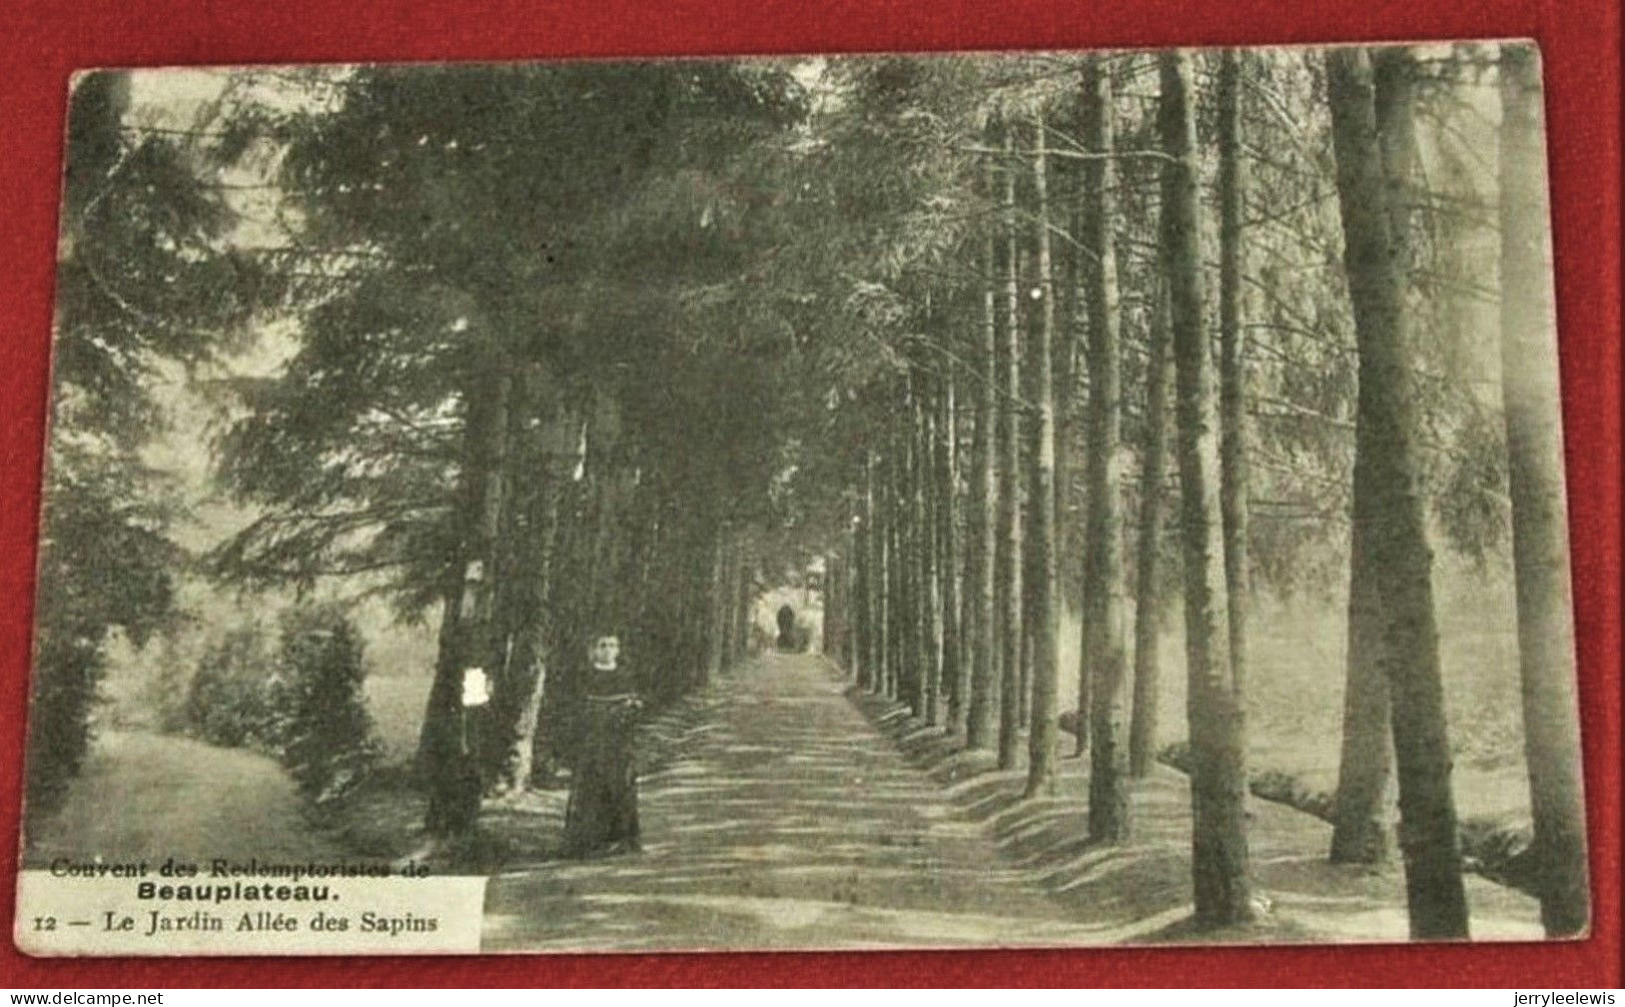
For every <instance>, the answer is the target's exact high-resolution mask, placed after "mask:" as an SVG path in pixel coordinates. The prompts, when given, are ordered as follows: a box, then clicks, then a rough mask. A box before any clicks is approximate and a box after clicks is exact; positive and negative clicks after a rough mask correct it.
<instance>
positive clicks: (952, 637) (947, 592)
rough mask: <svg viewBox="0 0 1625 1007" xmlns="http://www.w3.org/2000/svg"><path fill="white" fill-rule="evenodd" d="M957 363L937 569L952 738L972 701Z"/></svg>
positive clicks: (944, 424)
mask: <svg viewBox="0 0 1625 1007" xmlns="http://www.w3.org/2000/svg"><path fill="white" fill-rule="evenodd" d="M957 391H958V389H957V388H956V382H955V379H954V368H953V365H952V363H950V364H949V365H948V369H947V371H946V372H945V373H944V374H943V376H942V385H941V389H940V394H939V395H938V397H937V439H936V445H935V447H936V453H937V465H936V469H937V485H936V498H937V543H938V553H939V557H940V561H939V563H938V567H937V579H938V581H939V587H938V595H939V597H940V598H941V601H942V684H943V689H944V691H945V692H946V693H947V709H946V711H945V713H946V717H945V719H946V723H947V726H948V730H949V732H950V733H952V732H955V731H963V729H964V716H965V706H966V701H967V700H968V698H969V695H970V667H969V664H968V663H967V662H966V661H965V643H964V635H963V634H964V628H963V626H962V625H961V623H960V614H961V608H960V606H961V599H960V592H959V565H960V564H959V554H960V549H959V510H960V508H959V443H958V441H959V436H958V432H957V431H958V422H959V419H958V413H959V409H958V400H957Z"/></svg>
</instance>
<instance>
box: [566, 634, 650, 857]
mask: <svg viewBox="0 0 1625 1007" xmlns="http://www.w3.org/2000/svg"><path fill="white" fill-rule="evenodd" d="M620 651H621V641H620V639H619V638H617V637H614V636H600V637H598V638H597V639H596V640H594V641H593V645H592V650H591V652H590V653H591V660H590V663H589V667H588V670H587V679H586V695H585V696H584V697H583V699H582V703H581V724H580V734H579V736H578V742H577V745H576V755H575V766H574V768H573V772H572V776H571V783H570V801H569V803H568V804H567V805H566V806H565V811H564V855H565V856H567V857H571V858H574V859H580V858H585V857H596V856H608V855H610V854H615V853H634V852H637V851H639V850H641V849H642V845H641V842H640V836H639V830H638V778H637V766H636V763H635V759H634V752H633V744H632V738H633V735H632V729H633V727H635V726H636V724H637V718H638V713H639V712H640V711H641V710H642V709H643V701H642V700H641V699H640V698H639V697H638V692H637V682H636V680H635V679H634V678H633V676H632V674H631V672H629V671H628V670H627V669H625V668H622V667H621V666H620Z"/></svg>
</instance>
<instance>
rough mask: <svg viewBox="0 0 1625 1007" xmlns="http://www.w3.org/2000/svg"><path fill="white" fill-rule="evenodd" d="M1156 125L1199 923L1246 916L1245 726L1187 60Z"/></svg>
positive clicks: (1168, 67)
mask: <svg viewBox="0 0 1625 1007" xmlns="http://www.w3.org/2000/svg"><path fill="white" fill-rule="evenodd" d="M1159 58H1160V63H1161V83H1162V100H1161V103H1160V108H1159V113H1158V127H1159V132H1160V133H1161V136H1162V144H1163V150H1164V151H1165V152H1166V153H1167V155H1168V157H1169V159H1170V163H1167V164H1165V165H1164V166H1163V169H1162V251H1163V254H1164V255H1165V256H1166V262H1167V267H1166V268H1167V273H1168V293H1169V306H1170V319H1171V322H1172V329H1173V343H1174V361H1175V370H1176V384H1177V388H1178V408H1177V413H1178V416H1179V479H1180V491H1181V492H1180V495H1181V499H1182V508H1181V513H1182V522H1181V523H1182V525H1183V538H1184V558H1185V660H1186V667H1187V669H1188V677H1189V681H1188V686H1187V689H1188V693H1187V699H1186V707H1187V711H1186V719H1187V720H1188V722H1189V729H1190V742H1191V761H1192V766H1191V806H1192V817H1193V822H1192V858H1191V869H1192V873H1193V875H1194V881H1195V889H1196V919H1197V922H1198V923H1199V924H1202V925H1208V926H1212V925H1222V924H1230V923H1241V922H1245V921H1247V920H1249V919H1251V918H1252V916H1253V904H1252V891H1251V888H1252V881H1251V878H1250V876H1249V873H1250V869H1249V864H1248V849H1247V815H1246V797H1247V772H1246V762H1245V760H1246V751H1247V745H1246V721H1245V719H1244V717H1243V705H1242V703H1243V697H1242V695H1241V693H1240V692H1239V691H1237V688H1236V686H1237V683H1236V681H1235V680H1234V678H1233V677H1232V675H1231V666H1230V655H1229V642H1230V641H1229V617H1228V615H1227V610H1228V608H1229V605H1228V598H1227V595H1226V591H1225V579H1224V556H1223V539H1222V532H1223V515H1222V512H1221V508H1220V503H1219V444H1218V439H1219V431H1218V409H1217V406H1216V403H1215V402H1214V394H1213V393H1214V388H1213V358H1212V352H1211V341H1210V336H1209V335H1208V329H1207V324H1206V317H1205V316H1206V305H1205V303H1204V296H1203V290H1202V259H1201V252H1202V240H1201V230H1200V229H1201V210H1200V206H1199V203H1198V195H1197V192H1198V179H1199V174H1198V168H1197V151H1196V119H1195V115H1194V111H1195V110H1194V107H1193V95H1192V88H1191V83H1190V81H1191V70H1190V55H1189V53H1187V52H1184V51H1180V50H1167V51H1164V52H1163V53H1161V54H1160V57H1159Z"/></svg>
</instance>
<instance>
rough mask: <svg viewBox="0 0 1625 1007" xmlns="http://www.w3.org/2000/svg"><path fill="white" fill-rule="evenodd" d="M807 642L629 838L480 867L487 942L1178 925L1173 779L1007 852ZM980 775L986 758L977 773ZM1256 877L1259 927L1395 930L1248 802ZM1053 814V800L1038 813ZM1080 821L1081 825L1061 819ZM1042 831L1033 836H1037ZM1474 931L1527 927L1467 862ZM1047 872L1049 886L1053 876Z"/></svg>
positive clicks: (739, 692) (1069, 933)
mask: <svg viewBox="0 0 1625 1007" xmlns="http://www.w3.org/2000/svg"><path fill="white" fill-rule="evenodd" d="M845 690H846V683H845V682H843V681H842V680H841V678H840V677H839V675H838V674H837V673H835V672H834V671H833V670H832V669H831V667H830V665H829V664H827V663H826V662H825V661H824V660H823V659H822V658H819V657H814V656H808V655H803V654H764V655H760V656H758V657H756V658H754V659H752V660H749V661H747V662H745V663H743V664H741V665H740V666H738V668H737V669H736V670H735V671H734V672H732V673H731V674H729V675H727V676H724V677H721V678H719V679H718V680H716V681H715V682H714V683H713V685H712V686H711V688H709V689H708V690H706V692H705V693H703V694H702V695H700V696H699V697H697V698H696V699H695V700H694V702H697V703H699V704H701V707H702V709H701V711H700V713H699V715H698V716H697V717H695V718H694V723H693V725H692V726H690V727H689V728H688V729H687V730H686V732H685V740H680V741H678V742H677V743H676V745H675V758H673V759H672V760H671V761H670V762H669V763H667V764H665V765H664V766H662V767H661V768H660V769H659V770H657V771H655V772H653V773H650V774H649V775H648V776H646V777H645V778H644V779H643V781H642V818H643V832H644V846H645V851H644V853H643V854H642V855H636V856H621V857H613V858H608V859H604V860H596V861H587V862H558V863H552V864H548V865H545V866H543V867H540V868H537V869H531V870H525V871H522V872H515V873H510V874H505V875H500V876H498V877H495V878H493V879H492V880H491V884H490V888H489V889H488V894H487V896H486V924H485V926H486V929H485V936H484V948H485V950H487V951H503V950H510V951H521V950H560V951H564V950H647V951H654V950H663V949H685V948H686V949H702V948H703V949H712V950H715V949H718V948H730V947H732V948H802V949H809V948H881V947H921V946H925V947H930V946H956V945H959V946H962V945H978V946H986V945H989V944H996V945H1006V946H1034V945H1043V944H1060V945H1069V946H1078V945H1089V944H1111V943H1123V942H1126V943H1137V942H1152V941H1163V940H1168V939H1180V938H1181V937H1183V936H1187V932H1186V927H1185V926H1184V925H1183V922H1184V921H1185V920H1186V918H1187V917H1188V915H1189V906H1188V903H1186V901H1185V895H1184V886H1183V883H1182V882H1183V862H1182V857H1183V851H1184V850H1185V849H1187V848H1188V846H1189V843H1190V825H1189V820H1188V818H1187V817H1186V816H1184V815H1183V814H1182V805H1183V803H1184V802H1185V801H1186V800H1187V799H1188V798H1187V797H1186V796H1185V787H1186V784H1185V782H1184V778H1183V777H1182V776H1180V775H1179V774H1177V773H1175V772H1173V771H1172V770H1169V769H1166V768H1164V769H1161V770H1160V771H1159V773H1158V774H1157V775H1156V776H1155V777H1154V778H1153V779H1150V780H1147V781H1145V784H1146V785H1145V786H1144V787H1143V788H1142V789H1141V792H1140V793H1139V795H1138V797H1137V808H1136V815H1137V816H1138V817H1139V820H1140V822H1141V825H1142V833H1141V836H1140V837H1139V841H1138V842H1136V843H1134V844H1132V845H1131V846H1130V847H1129V848H1127V849H1124V848H1122V847H1114V846H1106V845H1100V846H1097V847H1095V848H1093V849H1090V850H1086V851H1084V852H1083V853H1082V854H1081V855H1068V856H1055V855H1050V854H1052V853H1055V852H1057V851H1055V850H1050V851H1048V852H1045V851H1043V850H1037V851H1035V850H1031V849H1028V850H1027V851H1026V852H1025V853H1023V854H1021V855H1017V854H1016V853H1015V851H1014V850H1012V849H1010V848H1009V844H1007V843H1004V842H1003V840H1002V838H1001V830H1000V829H999V828H997V823H996V822H995V823H994V824H993V825H991V826H990V825H989V824H983V823H978V822H975V821H972V820H971V819H970V818H969V817H968V816H967V815H966V814H964V811H963V806H962V805H956V804H954V803H953V802H952V800H951V795H952V793H953V790H952V789H951V788H945V787H943V786H942V785H941V784H940V783H938V782H937V781H936V780H935V779H933V777H932V776H931V775H930V774H929V773H928V772H926V771H925V770H922V769H920V768H917V767H916V766H915V765H913V764H912V763H911V762H910V761H909V760H908V759H907V758H905V757H904V755H903V754H902V753H901V752H900V751H899V749H898V747H897V745H896V743H895V742H894V741H893V740H892V739H890V738H888V737H886V736H884V735H882V734H881V733H880V732H879V731H877V730H876V728H875V727H874V725H872V724H871V723H870V722H869V721H868V720H866V719H865V718H864V716H863V715H862V714H861V713H860V712H859V711H858V709H857V708H856V707H855V706H854V705H853V704H852V703H851V701H850V700H849V699H848V697H847V695H846V694H845ZM1081 770H1082V763H1080V762H1078V761H1075V760H1066V762H1065V763H1064V764H1063V770H1062V773H1061V779H1060V787H1061V789H1062V790H1063V791H1064V794H1063V797H1062V799H1061V800H1055V799H1050V800H1039V801H1036V802H1031V801H1029V802H1022V803H1020V804H1018V805H1017V806H1015V807H1013V808H1011V809H1009V814H1010V815H1012V816H1014V819H1019V820H1020V822H1021V823H1023V824H1022V825H1021V826H1020V831H1022V832H1023V833H1024V834H1027V836H1028V839H1029V842H1028V843H1026V844H1024V845H1026V846H1027V847H1031V846H1032V845H1033V842H1032V841H1031V840H1032V839H1033V838H1034V837H1033V834H1034V833H1036V832H1042V831H1044V826H1043V825H1042V824H1038V825H1037V826H1036V828H1035V826H1034V823H1041V822H1042V821H1043V820H1044V819H1047V818H1052V817H1053V816H1052V815H1051V814H1050V812H1051V811H1052V810H1053V809H1054V808H1056V807H1059V806H1062V805H1065V804H1068V803H1072V804H1076V803H1077V802H1076V800H1075V799H1074V797H1075V794H1074V792H1076V793H1082V792H1084V791H1085V790H1086V788H1087V782H1086V781H1084V780H1080V779H1078V778H1077V777H1076V776H1075V775H1074V774H1075V773H1076V772H1081ZM971 779H972V780H974V781H975V782H976V783H978V784H980V783H982V782H983V781H988V782H989V783H992V782H993V779H994V777H993V776H991V775H978V776H973V777H972V778H971ZM1251 817H1252V819H1253V821H1254V823H1255V827H1256V829H1257V833H1258V835H1259V844H1258V850H1257V858H1258V869H1259V879H1260V882H1261V883H1262V886H1263V887H1264V889H1265V891H1266V895H1265V896H1264V897H1265V898H1266V899H1269V900H1272V901H1273V902H1274V903H1275V912H1274V913H1273V914H1272V916H1274V917H1277V918H1276V919H1275V921H1274V922H1267V923H1265V924H1264V925H1263V926H1262V927H1261V928H1259V929H1258V930H1256V931H1255V932H1254V933H1253V934H1252V937H1253V938H1254V939H1266V940H1269V939H1274V940H1286V941H1301V940H1312V939H1327V938H1335V939H1339V940H1397V939H1402V938H1403V937H1404V935H1405V932H1406V921H1405V913H1404V902H1403V897H1402V895H1401V892H1400V891H1399V880H1398V879H1397V878H1395V877H1393V876H1391V875H1378V874H1373V873H1371V872H1369V871H1366V870H1363V869H1361V868H1357V867H1339V866H1335V865H1329V864H1326V863H1324V857H1323V856H1322V854H1321V850H1322V848H1323V847H1324V845H1325V842H1326V833H1327V832H1328V831H1329V828H1328V827H1327V826H1326V825H1325V824H1324V823H1322V822H1319V821H1318V820H1316V819H1314V818H1313V817H1311V816H1309V815H1305V814H1303V813H1301V812H1297V811H1294V810H1292V809H1289V808H1286V807H1283V806H1281V805H1275V804H1268V803H1264V802H1255V804H1254V805H1253V807H1252V809H1251ZM1049 824H1050V825H1051V826H1053V828H1051V829H1050V830H1049V831H1051V832H1054V833H1066V832H1067V831H1068V828H1069V825H1071V824H1073V823H1068V822H1065V821H1059V820H1056V821H1051V822H1050V823H1049ZM1071 831H1072V832H1076V831H1077V830H1076V829H1072V830H1071ZM1040 841H1041V840H1040ZM1469 888H1470V891H1471V894H1472V898H1473V902H1474V911H1475V914H1476V915H1475V918H1476V919H1477V920H1478V921H1479V931H1480V936H1481V937H1485V938H1490V939H1501V940H1507V939H1522V940H1528V939H1533V938H1537V937H1538V936H1539V935H1540V928H1539V925H1538V922H1537V920H1536V910H1535V907H1534V905H1533V900H1531V899H1529V898H1527V897H1526V896H1523V895H1520V894H1518V893H1516V892H1513V891H1510V890H1508V889H1504V888H1501V887H1499V886H1497V885H1494V884H1491V883H1489V882H1486V881H1483V880H1482V879H1476V878H1475V879H1472V881H1471V883H1470V885H1469ZM1051 893H1057V894H1051Z"/></svg>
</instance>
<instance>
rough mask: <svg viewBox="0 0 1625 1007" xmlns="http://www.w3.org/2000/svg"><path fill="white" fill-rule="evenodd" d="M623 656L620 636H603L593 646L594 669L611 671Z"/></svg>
mask: <svg viewBox="0 0 1625 1007" xmlns="http://www.w3.org/2000/svg"><path fill="white" fill-rule="evenodd" d="M620 656H621V639H620V637H618V636H601V637H599V638H598V639H596V640H594V641H593V644H592V666H593V667H594V668H604V669H609V668H613V667H615V664H616V662H617V661H619V660H620Z"/></svg>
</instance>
